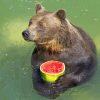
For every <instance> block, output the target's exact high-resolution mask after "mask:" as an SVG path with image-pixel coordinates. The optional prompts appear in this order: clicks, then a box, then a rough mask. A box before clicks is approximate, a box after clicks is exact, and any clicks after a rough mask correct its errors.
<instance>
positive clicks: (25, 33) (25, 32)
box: [22, 30, 29, 38]
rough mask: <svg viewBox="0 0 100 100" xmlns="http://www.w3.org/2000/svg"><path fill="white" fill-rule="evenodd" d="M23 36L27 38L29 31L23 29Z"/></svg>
mask: <svg viewBox="0 0 100 100" xmlns="http://www.w3.org/2000/svg"><path fill="white" fill-rule="evenodd" d="M22 35H23V37H25V38H28V37H29V31H28V30H25V31H23V32H22Z"/></svg>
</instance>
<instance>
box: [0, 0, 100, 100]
mask: <svg viewBox="0 0 100 100" xmlns="http://www.w3.org/2000/svg"><path fill="white" fill-rule="evenodd" d="M37 2H41V3H42V4H43V5H45V7H46V8H47V9H48V10H49V11H56V10H57V9H60V8H63V9H65V10H66V12H67V17H68V19H69V20H71V22H72V23H73V24H75V25H78V26H80V27H82V28H83V29H84V30H86V31H87V32H88V33H89V35H90V36H91V37H92V38H93V40H94V42H95V43H96V46H97V54H98V65H97V71H96V73H95V75H94V76H93V77H92V79H91V80H89V81H88V82H87V83H85V84H83V85H81V86H78V87H76V88H73V89H70V90H68V91H66V92H65V93H63V94H61V96H60V97H58V98H57V99H56V100H84V99H85V100H99V98H100V78H99V76H100V72H99V71H100V67H99V66H100V62H99V59H100V34H99V32H100V13H99V9H100V6H99V5H100V1H99V0H95V1H94V0H77V1H73V0H0V100H49V99H47V98H44V97H42V96H40V95H38V94H37V92H36V91H35V90H34V89H33V88H32V78H31V73H32V70H31V64H30V57H31V53H32V51H33V48H34V44H33V43H28V42H25V41H24V40H23V38H22V36H21V32H22V31H23V30H24V29H25V28H26V27H27V25H28V21H29V19H30V17H31V16H33V15H34V14H35V9H34V7H35V3H37Z"/></svg>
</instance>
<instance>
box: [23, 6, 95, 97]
mask: <svg viewBox="0 0 100 100" xmlns="http://www.w3.org/2000/svg"><path fill="white" fill-rule="evenodd" d="M22 35H23V38H24V39H25V40H26V41H32V42H35V44H36V47H35V49H34V51H33V53H32V58H31V63H32V69H33V74H32V78H33V86H34V88H35V89H36V90H37V91H38V92H39V94H41V95H43V96H45V97H48V98H56V97H57V96H59V95H60V94H61V93H63V92H64V91H65V90H67V89H68V88H71V87H74V86H77V85H79V84H81V83H83V82H85V81H86V80H87V79H89V78H90V76H91V75H92V74H93V72H94V70H95V65H96V48H95V44H94V42H93V41H92V39H91V38H90V37H89V36H88V35H87V33H86V32H84V31H83V30H82V29H81V28H79V27H77V26H75V25H73V24H71V23H70V22H69V20H68V19H66V13H65V11H64V10H62V9H61V10H58V11H56V12H48V11H46V10H45V8H44V7H43V6H42V5H41V4H37V5H36V15H35V16H33V17H32V18H31V19H30V21H29V25H28V28H27V29H26V30H25V31H23V32H22ZM48 60H56V61H61V62H63V63H65V65H66V70H65V74H64V75H63V76H61V77H59V78H58V80H57V81H56V82H54V83H49V82H46V81H44V80H43V79H42V78H41V75H40V69H39V67H40V65H41V64H42V63H44V62H46V61H48Z"/></svg>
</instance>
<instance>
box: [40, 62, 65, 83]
mask: <svg viewBox="0 0 100 100" xmlns="http://www.w3.org/2000/svg"><path fill="white" fill-rule="evenodd" d="M40 71H41V76H42V78H43V79H44V80H46V81H48V82H55V81H56V80H57V79H58V77H60V76H61V75H63V74H64V71H65V64H64V63H62V62H60V61H53V60H51V61H47V62H44V63H43V64H41V66H40Z"/></svg>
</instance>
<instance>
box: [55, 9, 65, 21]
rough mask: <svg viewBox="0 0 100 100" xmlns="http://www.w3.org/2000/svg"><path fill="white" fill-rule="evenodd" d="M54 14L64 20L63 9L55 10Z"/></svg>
mask: <svg viewBox="0 0 100 100" xmlns="http://www.w3.org/2000/svg"><path fill="white" fill-rule="evenodd" d="M56 16H57V17H58V18H60V19H62V20H64V19H65V18H66V12H65V10H63V9H61V10H58V11H57V12H56Z"/></svg>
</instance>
